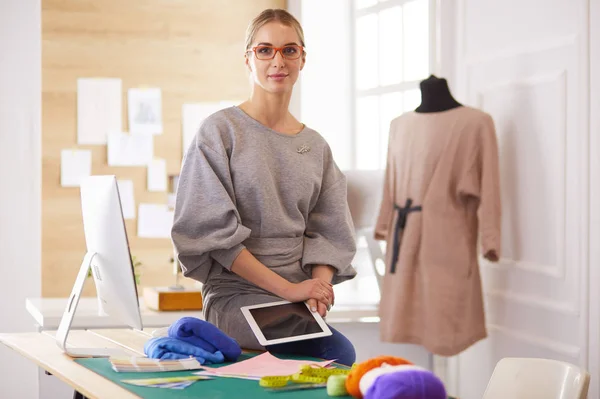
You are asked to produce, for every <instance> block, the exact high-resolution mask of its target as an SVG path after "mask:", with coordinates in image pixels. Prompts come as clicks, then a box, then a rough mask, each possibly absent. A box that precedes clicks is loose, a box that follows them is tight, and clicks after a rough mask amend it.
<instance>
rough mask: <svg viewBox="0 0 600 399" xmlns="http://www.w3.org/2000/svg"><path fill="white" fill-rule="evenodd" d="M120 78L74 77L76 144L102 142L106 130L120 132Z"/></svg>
mask: <svg viewBox="0 0 600 399" xmlns="http://www.w3.org/2000/svg"><path fill="white" fill-rule="evenodd" d="M121 86H122V84H121V79H115V78H80V79H78V80H77V143H78V144H92V145H102V144H106V141H107V135H108V132H111V131H121V130H122V129H123V126H122V123H123V121H122V111H121V107H122V97H121Z"/></svg>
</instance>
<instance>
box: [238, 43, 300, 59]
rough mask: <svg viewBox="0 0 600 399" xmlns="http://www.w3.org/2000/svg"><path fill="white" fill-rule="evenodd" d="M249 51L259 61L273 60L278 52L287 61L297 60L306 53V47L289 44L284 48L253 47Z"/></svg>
mask: <svg viewBox="0 0 600 399" xmlns="http://www.w3.org/2000/svg"><path fill="white" fill-rule="evenodd" d="M247 51H253V52H254V55H255V56H256V58H257V59H259V60H272V59H273V58H275V54H277V52H278V51H279V53H280V54H281V56H282V57H283V58H285V59H286V60H297V59H298V58H300V56H301V55H302V54H303V53H304V47H302V46H299V45H297V44H289V45H287V46H283V47H274V46H266V45H261V46H256V47H252V49H251V50H247Z"/></svg>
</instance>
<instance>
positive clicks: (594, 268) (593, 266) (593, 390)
mask: <svg viewBox="0 0 600 399" xmlns="http://www.w3.org/2000/svg"><path fill="white" fill-rule="evenodd" d="M587 10H588V22H589V25H588V32H589V35H588V52H589V60H590V62H589V64H588V67H589V69H588V70H587V71H586V72H587V73H586V75H587V77H588V79H589V85H588V87H589V92H588V96H589V108H588V115H589V144H590V145H589V204H588V207H589V243H588V247H589V258H588V277H589V278H588V293H589V295H588V300H589V302H588V314H587V317H588V362H587V363H588V364H587V368H588V371H589V373H590V375H591V381H590V391H589V395H588V397H590V398H597V397H600V384H599V381H598V376H599V375H600V268H598V265H600V0H589V1H588V2H587Z"/></svg>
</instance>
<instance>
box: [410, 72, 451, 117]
mask: <svg viewBox="0 0 600 399" xmlns="http://www.w3.org/2000/svg"><path fill="white" fill-rule="evenodd" d="M420 88H421V105H419V106H418V107H417V109H415V112H419V113H428V112H441V111H447V110H449V109H453V108H457V107H461V106H462V104H461V103H459V102H458V101H456V100H455V99H454V97H452V94H451V93H450V89H449V88H448V82H447V81H446V79H444V78H438V77H437V76H434V75H430V76H429V77H428V78H427V79H425V80H423V81H421V84H420Z"/></svg>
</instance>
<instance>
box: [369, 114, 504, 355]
mask: <svg viewBox="0 0 600 399" xmlns="http://www.w3.org/2000/svg"><path fill="white" fill-rule="evenodd" d="M500 216H501V204H500V178H499V165H498V147H497V140H496V134H495V128H494V123H493V120H492V118H491V117H490V115H488V114H487V113H485V112H483V111H480V110H478V109H475V108H471V107H467V106H462V107H458V108H454V109H451V110H448V111H443V112H435V113H424V114H420V113H416V112H409V113H406V114H403V115H401V116H399V117H398V118H396V119H394V120H393V121H392V123H391V127H390V137H389V148H388V159H387V167H386V173H385V180H384V192H383V198H382V203H381V208H380V212H379V216H378V220H377V224H376V229H375V237H376V238H377V239H379V240H386V241H387V248H388V250H387V254H386V265H387V270H386V273H385V276H384V283H383V289H382V297H381V304H380V318H381V339H382V340H383V341H385V342H403V343H414V344H420V345H422V346H423V347H425V348H426V349H427V350H429V351H430V352H431V353H434V354H437V355H442V356H452V355H456V354H458V353H459V352H461V351H463V350H465V349H466V348H468V347H469V346H470V345H472V344H474V343H475V342H477V341H479V340H481V339H483V338H485V337H486V336H487V331H486V326H485V314H484V308H483V296H482V289H481V279H480V273H479V263H478V255H479V253H480V252H479V251H478V247H479V246H481V249H482V251H481V253H482V254H485V255H486V256H487V257H488V258H490V259H492V260H496V258H497V257H498V256H499V254H500V223H501V222H500V221H501V217H500Z"/></svg>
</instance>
